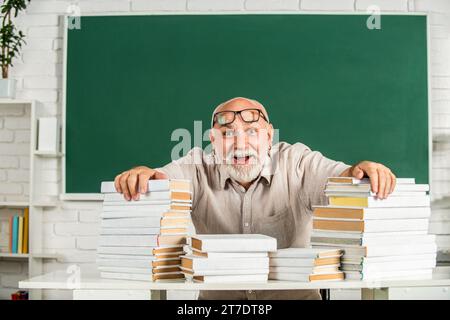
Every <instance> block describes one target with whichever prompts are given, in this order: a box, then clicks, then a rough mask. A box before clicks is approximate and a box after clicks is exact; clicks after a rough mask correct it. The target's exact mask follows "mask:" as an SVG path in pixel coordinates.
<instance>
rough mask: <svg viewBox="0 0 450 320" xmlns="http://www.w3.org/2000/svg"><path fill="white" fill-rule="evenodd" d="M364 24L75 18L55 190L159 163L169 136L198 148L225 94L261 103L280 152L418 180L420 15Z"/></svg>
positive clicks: (93, 186)
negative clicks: (284, 148) (302, 151)
mask: <svg viewBox="0 0 450 320" xmlns="http://www.w3.org/2000/svg"><path fill="white" fill-rule="evenodd" d="M367 18H368V17H367V16H366V15H345V14H343V15H313V14H311V15H310V14H308V15H300V14H298V15H297V14H287V15H282V14H251V15H250V14H242V15H240V14H230V15H146V16H91V17H82V18H81V29H72V30H68V31H67V37H68V38H67V52H66V54H67V56H66V66H67V67H66V72H67V73H66V79H67V81H66V127H65V130H66V140H65V143H66V150H65V168H66V169H65V172H66V176H65V179H66V180H65V181H66V182H65V187H66V189H65V192H66V193H91V192H99V186H100V182H101V181H103V180H112V179H114V177H115V175H116V174H117V173H119V172H121V171H124V170H126V169H128V168H130V167H132V166H136V165H147V166H150V167H158V166H161V165H164V164H165V163H167V162H169V161H170V159H171V152H172V149H173V148H174V146H176V145H178V144H179V142H180V141H179V140H178V139H179V138H177V137H176V136H175V137H174V139H175V141H172V139H171V135H172V133H173V132H174V130H176V129H177V128H184V129H187V130H189V131H190V132H191V133H192V137H191V138H192V146H194V145H203V146H206V145H207V144H208V142H207V141H202V137H201V133H203V132H204V131H205V130H207V129H208V127H209V123H210V116H211V112H212V110H213V109H214V107H215V106H216V105H217V104H219V103H220V102H222V101H225V100H227V99H229V98H231V97H235V96H244V97H250V98H254V99H257V100H259V101H260V102H261V103H263V104H264V105H265V106H266V107H267V109H268V111H269V114H270V116H271V120H272V122H273V124H274V126H275V127H276V128H277V129H279V137H280V141H287V142H290V143H294V142H302V143H305V144H306V145H308V146H310V147H311V148H312V149H314V150H319V151H321V152H322V153H323V154H324V155H326V156H327V157H329V158H332V159H335V160H343V161H345V162H347V163H349V164H352V163H354V162H356V161H359V160H363V159H370V160H373V161H377V162H382V163H384V164H386V165H388V166H389V167H391V168H392V169H393V171H394V172H395V173H396V174H397V176H399V177H415V178H416V181H417V182H421V183H426V182H428V168H429V163H428V162H429V159H428V156H429V140H428V97H427V91H428V90H427V86H428V84H427V36H426V35H427V24H426V16H421V15H412V16H409V15H386V16H382V17H381V29H379V30H377V29H375V30H369V29H368V28H367V26H366V20H367ZM194 121H202V128H197V132H200V135H199V134H196V135H194ZM177 132H179V131H177ZM194 137H196V139H194ZM180 155H181V154H180Z"/></svg>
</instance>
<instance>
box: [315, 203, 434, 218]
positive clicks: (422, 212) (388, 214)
mask: <svg viewBox="0 0 450 320" xmlns="http://www.w3.org/2000/svg"><path fill="white" fill-rule="evenodd" d="M313 208H314V209H316V208H317V209H319V210H320V209H321V208H325V209H328V210H330V213H329V214H327V215H326V216H327V217H330V218H331V217H336V215H333V213H332V211H333V209H336V210H342V207H341V206H331V205H329V206H313ZM345 209H350V210H352V211H355V210H356V211H358V212H360V211H362V219H364V220H385V219H389V220H390V219H420V218H429V217H430V215H431V208H430V207H409V208H401V207H399V208H360V207H345ZM343 215H344V214H342V215H339V216H338V217H342V216H343ZM314 216H315V217H316V216H320V217H323V218H325V215H323V214H322V215H316V214H314ZM347 216H348V215H347Z"/></svg>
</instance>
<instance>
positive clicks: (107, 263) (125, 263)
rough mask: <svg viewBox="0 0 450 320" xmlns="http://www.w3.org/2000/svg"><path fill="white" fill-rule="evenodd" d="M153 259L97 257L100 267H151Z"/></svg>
mask: <svg viewBox="0 0 450 320" xmlns="http://www.w3.org/2000/svg"><path fill="white" fill-rule="evenodd" d="M153 260H154V259H148V260H128V259H127V260H125V259H97V265H98V266H100V267H127V268H151V267H152V264H151V263H152V261H153Z"/></svg>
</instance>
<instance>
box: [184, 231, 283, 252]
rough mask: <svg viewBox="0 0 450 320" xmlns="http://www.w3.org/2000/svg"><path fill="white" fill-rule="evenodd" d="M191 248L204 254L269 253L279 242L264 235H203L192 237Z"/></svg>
mask: <svg viewBox="0 0 450 320" xmlns="http://www.w3.org/2000/svg"><path fill="white" fill-rule="evenodd" d="M191 243H192V244H191V246H192V248H194V249H197V250H199V251H204V252H214V251H218V252H268V251H276V250H277V240H276V239H275V238H272V237H269V236H266V235H262V234H214V235H211V234H202V235H194V236H192V237H191Z"/></svg>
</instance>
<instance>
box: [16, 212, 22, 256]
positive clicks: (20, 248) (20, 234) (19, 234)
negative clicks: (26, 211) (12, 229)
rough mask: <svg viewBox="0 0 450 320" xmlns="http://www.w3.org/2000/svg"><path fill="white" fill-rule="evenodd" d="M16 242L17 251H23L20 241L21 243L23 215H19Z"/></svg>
mask: <svg viewBox="0 0 450 320" xmlns="http://www.w3.org/2000/svg"><path fill="white" fill-rule="evenodd" d="M17 241H18V243H17V253H19V254H20V253H23V251H22V243H23V217H19V233H18V240H17Z"/></svg>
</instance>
